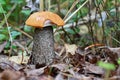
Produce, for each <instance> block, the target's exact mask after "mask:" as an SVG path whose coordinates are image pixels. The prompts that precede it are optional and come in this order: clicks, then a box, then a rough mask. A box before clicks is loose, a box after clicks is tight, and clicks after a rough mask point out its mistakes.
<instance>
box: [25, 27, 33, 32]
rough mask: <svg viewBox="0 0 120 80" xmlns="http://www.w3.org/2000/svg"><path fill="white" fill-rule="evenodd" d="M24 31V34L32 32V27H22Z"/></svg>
mask: <svg viewBox="0 0 120 80" xmlns="http://www.w3.org/2000/svg"><path fill="white" fill-rule="evenodd" d="M24 31H25V32H31V31H32V27H30V26H24Z"/></svg>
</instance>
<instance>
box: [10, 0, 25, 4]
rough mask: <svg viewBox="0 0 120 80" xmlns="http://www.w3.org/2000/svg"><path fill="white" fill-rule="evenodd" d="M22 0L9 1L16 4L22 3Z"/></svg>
mask: <svg viewBox="0 0 120 80" xmlns="http://www.w3.org/2000/svg"><path fill="white" fill-rule="evenodd" d="M23 2H24V1H23V0H11V3H18V4H20V3H23Z"/></svg>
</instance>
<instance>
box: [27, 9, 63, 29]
mask: <svg viewBox="0 0 120 80" xmlns="http://www.w3.org/2000/svg"><path fill="white" fill-rule="evenodd" d="M46 21H48V22H50V23H52V24H55V25H57V26H63V25H64V21H63V20H62V19H61V18H60V17H59V16H58V15H57V14H55V13H52V12H48V11H44V12H35V13H33V14H32V15H30V17H29V18H28V19H27V20H26V22H25V23H26V24H27V25H29V26H34V27H37V28H38V27H40V28H42V27H44V24H45V22H46Z"/></svg>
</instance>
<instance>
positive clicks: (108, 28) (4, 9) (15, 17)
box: [0, 0, 120, 53]
mask: <svg viewBox="0 0 120 80" xmlns="http://www.w3.org/2000/svg"><path fill="white" fill-rule="evenodd" d="M44 1H45V3H44V7H45V9H44V10H48V11H52V12H55V13H57V14H59V15H60V16H61V17H62V18H63V19H64V20H66V19H67V18H68V17H69V16H71V14H72V13H73V12H75V11H76V10H77V9H78V8H79V7H81V5H82V4H83V3H84V2H85V1H86V0H44ZM39 3H40V2H39V0H0V16H1V17H0V44H1V45H2V44H3V43H5V42H7V43H6V45H5V46H4V53H5V52H6V53H9V52H10V51H9V50H11V49H12V50H14V51H15V52H17V50H23V49H25V50H27V49H28V48H29V46H30V44H31V42H32V35H33V32H34V29H33V28H31V27H30V26H26V25H25V20H26V19H27V18H28V16H29V15H30V14H31V13H33V12H34V11H38V10H39ZM37 5H38V6H37ZM72 7H73V8H72ZM71 8H72V9H71ZM70 9H71V10H70ZM68 11H69V13H68ZM67 13H68V14H67ZM71 24H72V25H71ZM74 24H76V25H74ZM54 31H55V32H54V35H55V42H56V43H59V44H61V45H62V44H64V43H70V44H76V45H78V46H80V47H86V46H88V45H90V44H95V43H100V44H104V45H106V46H110V47H119V45H120V36H119V33H120V0H89V1H88V2H87V3H86V4H85V6H83V7H82V8H81V9H80V10H79V11H77V13H76V14H75V15H74V16H72V18H71V19H69V21H67V22H66V24H65V27H63V28H61V29H58V30H57V29H56V27H54ZM16 42H17V44H16ZM18 43H19V44H18ZM26 48H27V49H26ZM23 51H24V50H23Z"/></svg>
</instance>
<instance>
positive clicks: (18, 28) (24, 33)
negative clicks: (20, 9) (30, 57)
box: [13, 27, 33, 39]
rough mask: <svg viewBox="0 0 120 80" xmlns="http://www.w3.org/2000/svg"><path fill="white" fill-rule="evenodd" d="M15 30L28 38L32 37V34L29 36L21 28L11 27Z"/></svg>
mask: <svg viewBox="0 0 120 80" xmlns="http://www.w3.org/2000/svg"><path fill="white" fill-rule="evenodd" d="M13 28H14V29H15V30H17V31H19V32H21V33H22V34H24V35H26V36H27V37H29V38H30V39H33V37H32V36H30V35H29V34H27V33H26V32H24V31H22V30H21V29H19V28H17V27H13Z"/></svg>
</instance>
